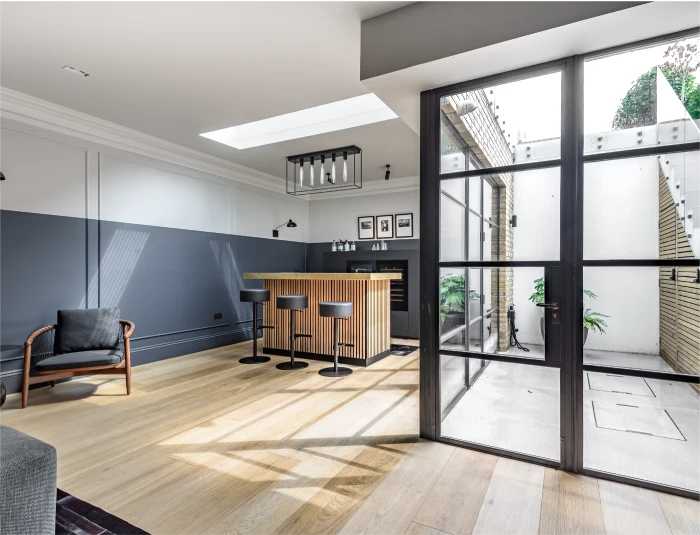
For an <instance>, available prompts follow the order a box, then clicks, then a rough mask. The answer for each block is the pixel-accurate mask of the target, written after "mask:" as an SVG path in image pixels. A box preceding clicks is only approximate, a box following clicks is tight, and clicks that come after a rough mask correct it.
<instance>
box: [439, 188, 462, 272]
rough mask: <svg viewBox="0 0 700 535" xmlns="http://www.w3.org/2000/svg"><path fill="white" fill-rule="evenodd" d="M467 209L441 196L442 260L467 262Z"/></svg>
mask: <svg viewBox="0 0 700 535" xmlns="http://www.w3.org/2000/svg"><path fill="white" fill-rule="evenodd" d="M466 213H467V209H466V208H465V207H464V206H462V205H460V204H459V203H458V202H455V201H454V200H452V199H451V198H449V197H447V196H446V195H440V260H441V261H443V262H450V261H453V262H454V261H458V260H465V246H466V244H465V241H466V240H465V239H464V238H465V236H464V233H465V228H464V227H465V218H466Z"/></svg>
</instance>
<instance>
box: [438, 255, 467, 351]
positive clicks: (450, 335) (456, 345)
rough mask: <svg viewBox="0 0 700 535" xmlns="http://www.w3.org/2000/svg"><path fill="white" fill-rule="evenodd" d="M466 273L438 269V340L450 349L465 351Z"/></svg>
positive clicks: (455, 269) (452, 269)
mask: <svg viewBox="0 0 700 535" xmlns="http://www.w3.org/2000/svg"><path fill="white" fill-rule="evenodd" d="M466 272H467V270H466V269H464V268H440V305H439V306H440V340H441V342H442V344H443V346H444V347H447V348H450V349H462V350H463V349H465V343H464V341H465V337H466V325H467V321H468V319H467V314H466V310H465V303H466V302H467V294H466V276H465V275H466Z"/></svg>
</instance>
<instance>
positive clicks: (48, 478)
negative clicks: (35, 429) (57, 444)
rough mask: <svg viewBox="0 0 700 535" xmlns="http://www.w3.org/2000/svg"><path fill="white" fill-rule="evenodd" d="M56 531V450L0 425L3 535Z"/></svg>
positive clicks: (0, 524) (0, 528) (0, 519)
mask: <svg viewBox="0 0 700 535" xmlns="http://www.w3.org/2000/svg"><path fill="white" fill-rule="evenodd" d="M55 531H56V449H55V448H54V447H53V446H50V445H49V444H46V443H45V442H42V441H41V440H37V439H36V438H33V437H30V436H29V435H25V434H24V433H21V432H19V431H17V430H16V429H12V428H11V427H7V426H5V425H0V535H29V534H31V535H43V534H48V533H51V534H53V533H55Z"/></svg>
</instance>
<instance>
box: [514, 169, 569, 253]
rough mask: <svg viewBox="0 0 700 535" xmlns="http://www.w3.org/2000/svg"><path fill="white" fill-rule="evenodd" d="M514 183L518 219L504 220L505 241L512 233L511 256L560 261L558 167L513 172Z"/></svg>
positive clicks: (515, 208) (515, 209) (515, 210)
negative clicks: (514, 220)
mask: <svg viewBox="0 0 700 535" xmlns="http://www.w3.org/2000/svg"><path fill="white" fill-rule="evenodd" d="M513 184H514V185H513V197H514V198H513V215H515V216H517V222H516V225H515V226H513V225H512V224H511V221H510V220H509V219H508V218H506V221H505V225H506V240H508V235H509V234H510V233H511V232H512V235H513V237H512V251H513V252H512V256H513V258H512V259H513V260H559V212H560V202H559V196H560V195H559V193H560V184H559V169H558V168H554V169H540V170H537V171H525V172H519V173H514V174H513ZM509 229H510V230H509ZM507 250H508V247H507V244H506V251H507ZM501 259H502V260H510V258H501Z"/></svg>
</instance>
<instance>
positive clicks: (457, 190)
mask: <svg viewBox="0 0 700 535" xmlns="http://www.w3.org/2000/svg"><path fill="white" fill-rule="evenodd" d="M465 182H466V179H464V178H451V179H449V180H442V181H440V190H441V191H443V192H445V193H447V194H448V195H449V196H450V197H453V198H454V199H456V200H458V201H459V202H461V203H462V204H466V202H467V200H466V195H465Z"/></svg>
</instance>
